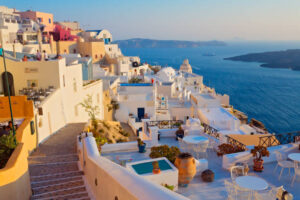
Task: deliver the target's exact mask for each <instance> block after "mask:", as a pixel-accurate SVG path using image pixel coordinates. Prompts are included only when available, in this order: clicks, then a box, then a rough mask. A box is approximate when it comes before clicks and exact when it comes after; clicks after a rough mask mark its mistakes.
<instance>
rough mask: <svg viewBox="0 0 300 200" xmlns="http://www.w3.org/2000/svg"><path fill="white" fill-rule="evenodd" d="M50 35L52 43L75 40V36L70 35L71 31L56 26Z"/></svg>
mask: <svg viewBox="0 0 300 200" xmlns="http://www.w3.org/2000/svg"><path fill="white" fill-rule="evenodd" d="M51 35H53V40H54V41H74V40H77V38H78V37H77V36H76V35H72V34H71V29H70V28H67V27H63V26H61V25H58V24H56V25H55V28H54V30H53V32H51Z"/></svg>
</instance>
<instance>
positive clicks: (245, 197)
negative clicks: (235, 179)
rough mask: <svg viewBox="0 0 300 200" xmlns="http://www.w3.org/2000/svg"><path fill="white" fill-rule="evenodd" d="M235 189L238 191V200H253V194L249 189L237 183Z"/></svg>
mask: <svg viewBox="0 0 300 200" xmlns="http://www.w3.org/2000/svg"><path fill="white" fill-rule="evenodd" d="M235 191H236V200H252V198H253V194H252V192H251V190H249V189H245V188H241V187H239V186H237V185H235Z"/></svg>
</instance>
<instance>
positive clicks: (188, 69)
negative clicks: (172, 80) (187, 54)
mask: <svg viewBox="0 0 300 200" xmlns="http://www.w3.org/2000/svg"><path fill="white" fill-rule="evenodd" d="M180 71H184V72H189V73H193V69H192V67H191V65H190V63H189V60H188V59H185V60H184V61H183V63H182V65H181V66H180Z"/></svg>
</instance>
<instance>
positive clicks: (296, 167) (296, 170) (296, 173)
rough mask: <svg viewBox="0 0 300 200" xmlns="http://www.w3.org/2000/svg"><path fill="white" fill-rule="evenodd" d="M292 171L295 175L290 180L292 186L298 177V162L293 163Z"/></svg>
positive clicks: (299, 167)
mask: <svg viewBox="0 0 300 200" xmlns="http://www.w3.org/2000/svg"><path fill="white" fill-rule="evenodd" d="M294 171H295V175H294V177H293V179H292V184H291V185H292V186H293V185H294V182H295V180H296V177H297V176H300V162H297V161H294Z"/></svg>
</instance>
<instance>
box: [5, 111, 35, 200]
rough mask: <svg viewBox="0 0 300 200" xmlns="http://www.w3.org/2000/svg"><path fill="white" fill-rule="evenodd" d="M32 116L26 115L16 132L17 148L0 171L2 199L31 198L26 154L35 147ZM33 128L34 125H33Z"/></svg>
mask: <svg viewBox="0 0 300 200" xmlns="http://www.w3.org/2000/svg"><path fill="white" fill-rule="evenodd" d="M32 121H33V122H34V118H33V117H32V115H28V117H27V118H25V119H24V121H23V122H22V124H21V125H20V126H19V127H18V129H17V131H16V140H17V142H18V145H17V147H16V148H15V150H14V152H13V153H12V155H11V156H10V158H9V160H8V162H7V163H6V166H5V167H4V168H3V169H0V195H1V196H2V197H4V199H9V200H18V199H29V198H30V196H31V187H30V177H29V170H28V161H27V158H28V154H29V152H31V151H33V150H34V149H35V148H36V146H37V134H36V131H34V132H33V133H31V125H30V124H31V122H32ZM33 126H34V128H35V124H33Z"/></svg>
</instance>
